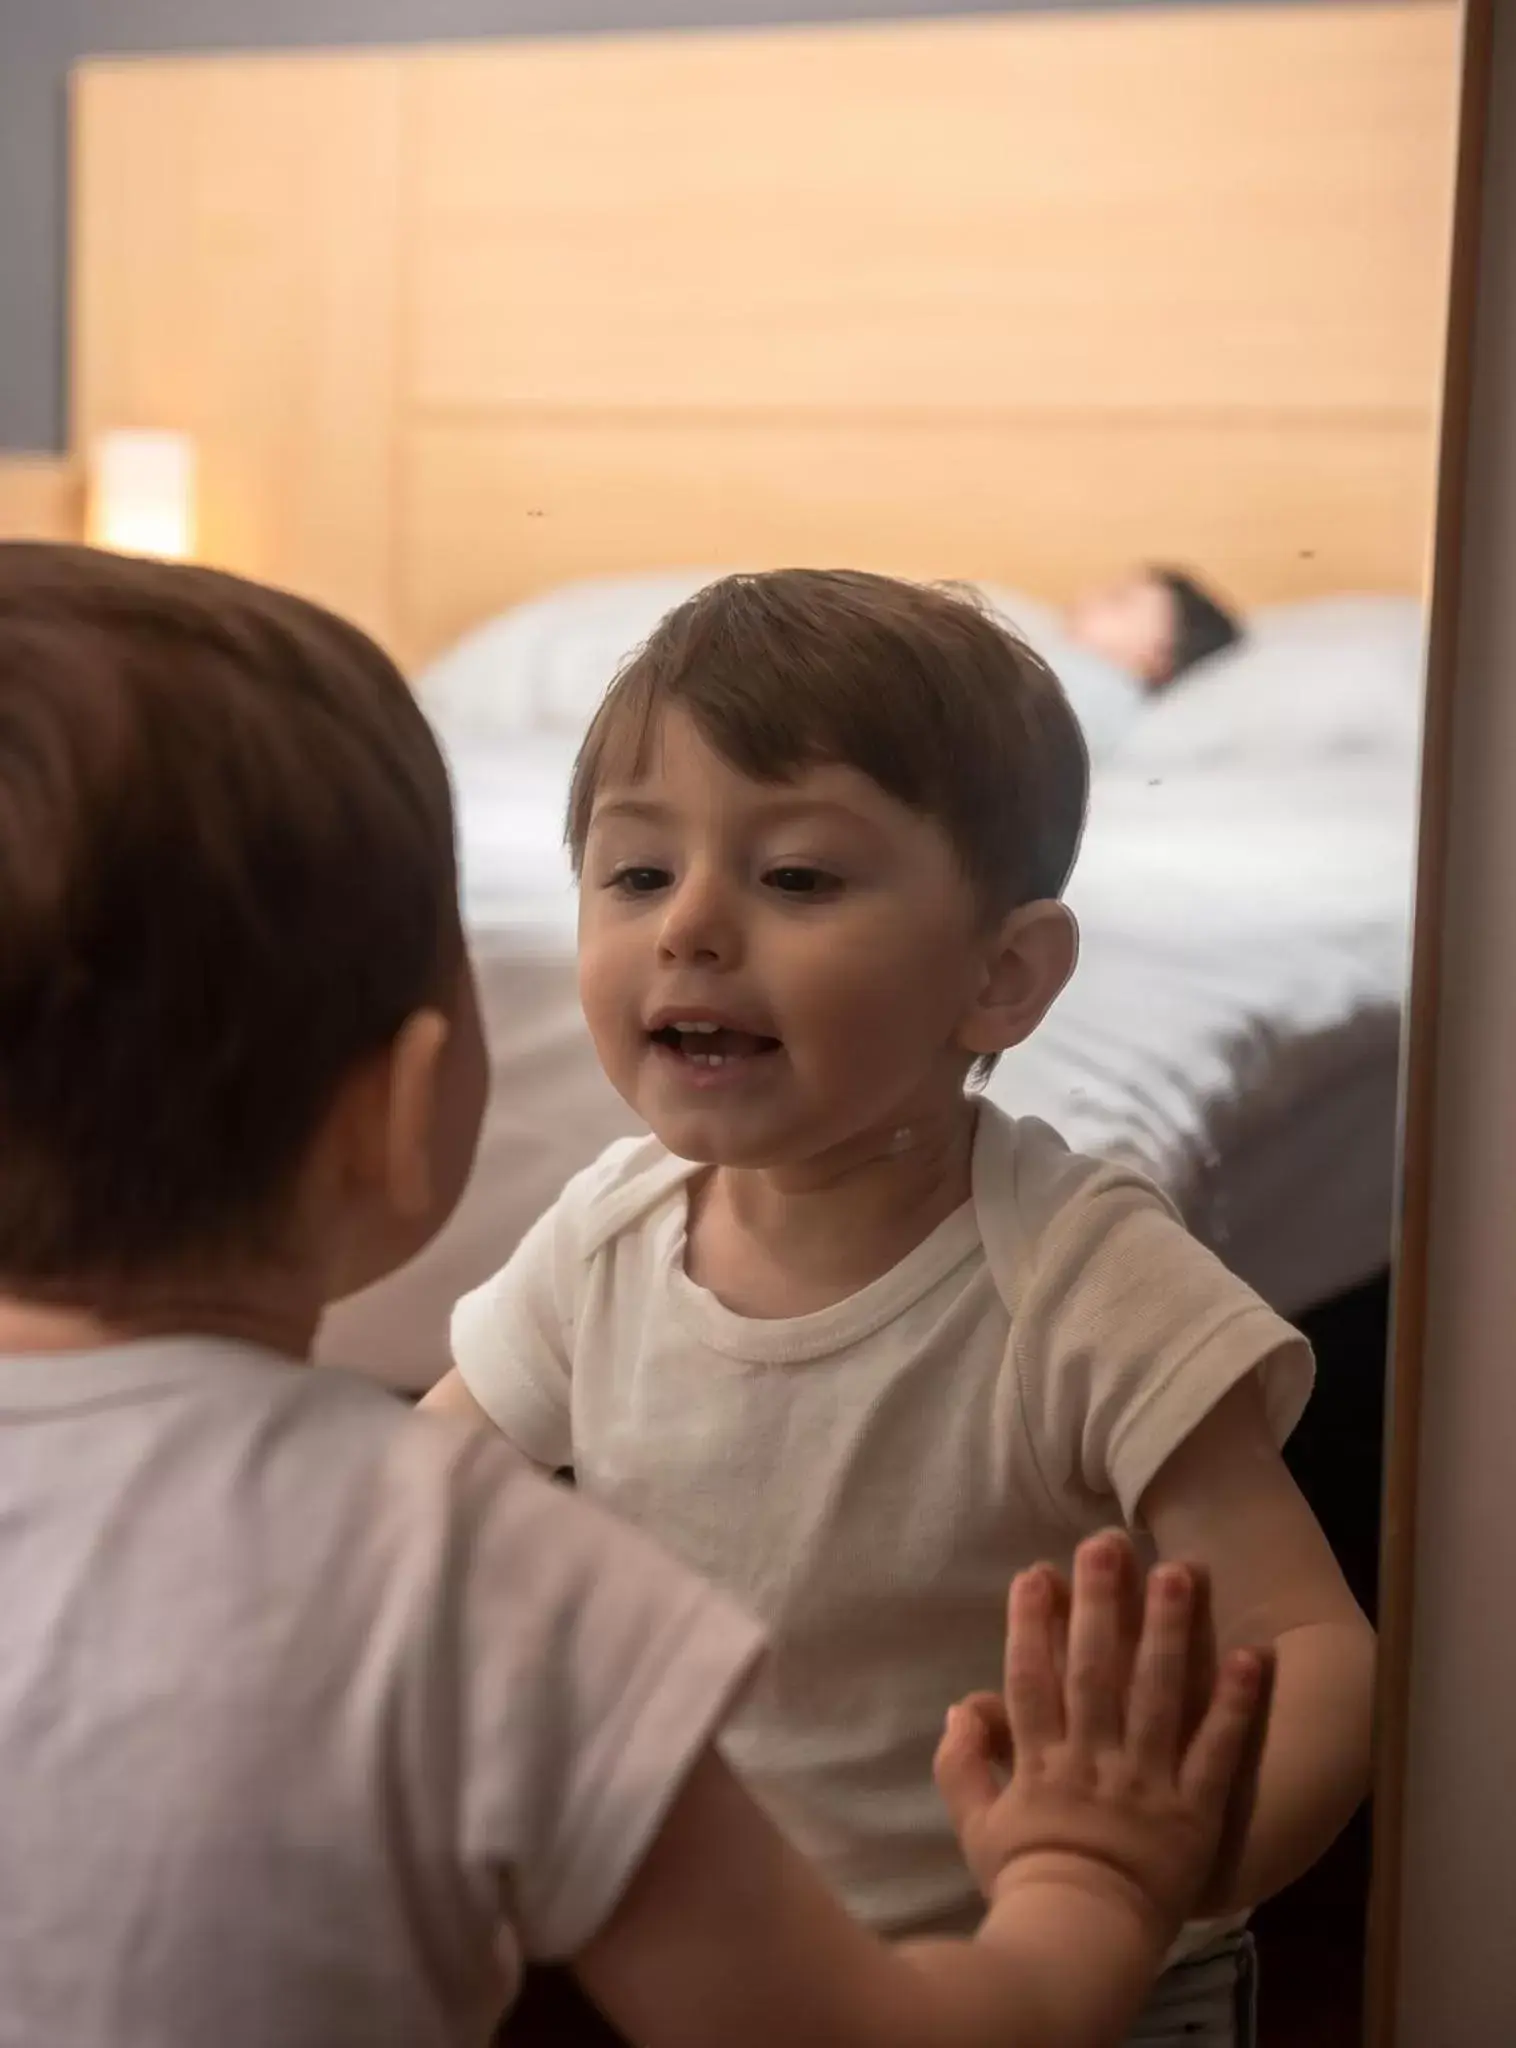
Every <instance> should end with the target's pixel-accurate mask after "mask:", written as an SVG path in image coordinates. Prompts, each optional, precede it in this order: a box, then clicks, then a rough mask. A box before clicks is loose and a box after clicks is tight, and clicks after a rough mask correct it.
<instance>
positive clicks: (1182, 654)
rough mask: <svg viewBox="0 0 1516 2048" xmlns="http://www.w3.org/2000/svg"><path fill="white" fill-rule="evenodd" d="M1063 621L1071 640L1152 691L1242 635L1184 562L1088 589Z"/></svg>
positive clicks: (1216, 652)
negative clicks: (1182, 566) (1173, 567)
mask: <svg viewBox="0 0 1516 2048" xmlns="http://www.w3.org/2000/svg"><path fill="white" fill-rule="evenodd" d="M1063 624H1064V631H1065V632H1066V633H1067V635H1068V637H1069V639H1070V640H1071V641H1073V642H1074V644H1075V645H1076V646H1079V647H1084V648H1087V649H1088V650H1089V652H1090V653H1092V654H1098V655H1100V656H1101V657H1102V658H1103V659H1104V660H1106V661H1109V662H1111V663H1112V664H1113V665H1114V666H1115V667H1116V668H1118V669H1120V670H1122V671H1123V672H1124V673H1125V674H1127V675H1129V676H1132V677H1134V678H1135V680H1136V681H1137V682H1139V683H1140V684H1141V685H1142V687H1143V688H1144V689H1145V690H1147V691H1150V692H1153V693H1156V692H1158V691H1160V690H1166V689H1168V687H1169V686H1170V684H1172V683H1175V682H1177V681H1178V679H1179V678H1180V676H1182V675H1183V674H1185V672H1186V671H1187V670H1188V669H1192V668H1194V667H1195V665H1196V664H1197V663H1198V662H1202V661H1207V660H1209V659H1210V657H1211V656H1212V655H1213V654H1221V653H1223V652H1224V651H1225V650H1226V649H1227V648H1228V647H1233V646H1235V645H1236V644H1237V642H1238V641H1239V640H1240V639H1241V638H1242V626H1241V624H1240V622H1239V621H1238V620H1237V619H1236V618H1235V617H1234V616H1233V614H1232V613H1231V612H1229V611H1228V610H1227V609H1226V607H1225V606H1224V605H1223V604H1221V603H1220V602H1219V600H1218V599H1216V598H1215V597H1213V596H1212V595H1211V594H1210V592H1209V591H1207V590H1205V589H1204V588H1203V587H1202V586H1201V584H1200V583H1198V582H1197V581H1196V579H1195V578H1194V577H1193V576H1191V575H1188V574H1187V573H1186V572H1185V571H1184V570H1182V569H1159V568H1151V567H1149V568H1142V569H1138V570H1135V571H1134V572H1133V573H1132V574H1131V575H1130V576H1124V577H1122V578H1121V579H1120V580H1119V581H1117V582H1115V583H1110V584H1106V585H1104V586H1103V587H1102V588H1100V589H1098V590H1092V591H1089V592H1087V593H1086V595H1085V596H1083V597H1082V598H1080V599H1079V600H1078V601H1077V602H1076V603H1074V604H1072V605H1070V606H1069V608H1068V610H1067V611H1066V612H1065V614H1064V620H1063Z"/></svg>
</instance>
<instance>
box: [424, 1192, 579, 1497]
mask: <svg viewBox="0 0 1516 2048" xmlns="http://www.w3.org/2000/svg"><path fill="white" fill-rule="evenodd" d="M573 1223H574V1208H573V1204H572V1202H571V1201H570V1199H569V1195H568V1193H567V1192H566V1193H565V1194H564V1195H562V1196H560V1197H559V1199H558V1200H557V1201H556V1202H555V1203H554V1204H553V1206H552V1208H551V1209H549V1210H548V1211H547V1213H546V1215H544V1216H539V1217H538V1219H537V1221H536V1222H535V1223H534V1224H533V1225H532V1227H531V1229H530V1230H529V1231H528V1232H527V1234H526V1236H525V1237H524V1238H523V1239H522V1240H521V1242H520V1244H519V1245H518V1246H517V1247H516V1250H515V1251H514V1253H513V1254H512V1255H511V1257H510V1259H509V1260H508V1261H507V1262H506V1264H505V1265H504V1266H503V1267H502V1268H501V1270H500V1271H499V1272H498V1273H496V1274H495V1275H494V1276H493V1277H492V1278H491V1279H489V1280H486V1281H485V1283H484V1285H483V1286H482V1287H478V1288H475V1290H474V1292H473V1293H472V1294H466V1295H465V1296H464V1297H463V1299H462V1300H461V1301H460V1302H459V1303H458V1305H457V1307H456V1308H455V1309H454V1310H453V1317H452V1326H451V1333H450V1337H451V1344H452V1353H453V1363H454V1365H455V1366H456V1367H457V1369H458V1374H459V1377H460V1378H461V1379H462V1381H463V1383H464V1385H465V1386H466V1387H467V1388H468V1390H469V1392H470V1393H471V1394H472V1395H473V1397H474V1399H475V1400H476V1401H477V1402H478V1403H479V1405H480V1407H481V1408H482V1409H483V1410H484V1412H485V1414H486V1415H488V1417H489V1418H490V1420H491V1422H493V1423H494V1425H495V1427H496V1428H497V1429H498V1430H499V1431H500V1432H501V1434H502V1435H503V1436H504V1437H506V1438H507V1439H508V1440H509V1441H510V1442H511V1443H513V1444H514V1445H515V1446H516V1448H517V1450H518V1451H520V1452H521V1453H522V1455H523V1456H524V1457H527V1458H530V1459H531V1460H532V1462H533V1463H534V1464H537V1465H541V1466H543V1467H545V1468H546V1469H547V1470H548V1471H558V1470H560V1469H562V1468H563V1467H564V1466H567V1465H569V1464H571V1463H572V1461H573V1430H572V1424H571V1418H570V1403H569V1397H570V1364H571V1358H572V1352H571V1344H572V1330H573V1313H574V1303H573V1295H574V1285H575V1276H576V1265H577V1256H576V1253H577V1247H576V1245H575V1243H574V1230H573Z"/></svg>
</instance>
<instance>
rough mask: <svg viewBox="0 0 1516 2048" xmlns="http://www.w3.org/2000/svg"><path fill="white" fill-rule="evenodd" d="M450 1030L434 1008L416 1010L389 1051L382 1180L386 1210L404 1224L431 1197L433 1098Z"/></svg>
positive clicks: (420, 1213) (425, 1209)
mask: <svg viewBox="0 0 1516 2048" xmlns="http://www.w3.org/2000/svg"><path fill="white" fill-rule="evenodd" d="M451 1029H452V1027H451V1025H450V1024H449V1023H448V1021H447V1019H446V1017H444V1016H443V1014H442V1012H441V1011H440V1010H417V1011H416V1012H415V1013H414V1014H413V1015H412V1016H409V1017H407V1018H406V1020H405V1022H404V1023H403V1024H402V1025H401V1027H400V1030H399V1032H398V1033H397V1034H396V1036H395V1039H394V1041H393V1043H392V1044H391V1046H390V1050H389V1061H388V1066H389V1088H388V1100H387V1103H386V1117H385V1149H384V1155H383V1160H382V1185H383V1189H384V1193H385V1195H386V1197H387V1199H388V1204H389V1208H390V1211H391V1213H392V1214H393V1215H394V1216H396V1217H397V1218H401V1219H403V1220H404V1221H405V1222H407V1223H415V1222H419V1221H420V1220H421V1219H422V1218H423V1217H425V1216H428V1215H429V1214H430V1213H431V1210H432V1206H433V1204H434V1203H435V1201H436V1199H437V1189H436V1187H435V1185H434V1183H435V1178H436V1164H435V1162H436V1145H435V1142H434V1140H435V1133H436V1125H437V1110H438V1101H437V1098H438V1090H439V1077H440V1072H441V1066H442V1054H443V1049H444V1047H445V1046H446V1044H447V1041H448V1037H449V1034H450V1032H451Z"/></svg>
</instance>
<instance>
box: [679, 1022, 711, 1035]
mask: <svg viewBox="0 0 1516 2048" xmlns="http://www.w3.org/2000/svg"><path fill="white" fill-rule="evenodd" d="M674 1029H675V1030H676V1031H700V1032H706V1033H708V1032H712V1031H719V1030H720V1029H721V1026H720V1025H719V1024H676V1025H675V1026H674Z"/></svg>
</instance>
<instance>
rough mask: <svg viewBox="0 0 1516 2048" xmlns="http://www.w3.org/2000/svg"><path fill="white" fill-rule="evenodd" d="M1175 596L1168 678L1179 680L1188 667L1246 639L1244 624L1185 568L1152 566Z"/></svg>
mask: <svg viewBox="0 0 1516 2048" xmlns="http://www.w3.org/2000/svg"><path fill="white" fill-rule="evenodd" d="M1148 574H1149V575H1150V576H1151V577H1152V578H1153V579H1154V581H1155V582H1158V583H1161V584H1162V585H1163V586H1164V588H1165V589H1166V590H1167V591H1168V593H1169V596H1170V597H1171V598H1172V599H1173V607H1174V609H1173V619H1174V626H1173V638H1172V642H1171V651H1170V654H1169V664H1168V675H1167V677H1166V678H1165V680H1166V681H1168V682H1170V683H1172V682H1176V681H1177V680H1178V678H1179V677H1180V676H1182V675H1183V674H1184V672H1185V670H1186V669H1191V668H1194V667H1195V666H1196V664H1197V663H1199V662H1202V661H1208V660H1209V659H1210V657H1211V656H1212V655H1213V654H1222V653H1224V652H1225V650H1226V649H1227V648H1228V647H1233V646H1235V645H1236V643H1237V642H1238V641H1239V640H1240V639H1241V638H1242V626H1241V624H1240V622H1239V621H1238V620H1237V619H1236V618H1234V617H1233V615H1232V614H1231V612H1229V611H1228V610H1227V609H1226V608H1225V606H1224V605H1222V604H1221V603H1220V602H1219V601H1218V600H1217V599H1216V598H1214V597H1212V596H1211V594H1210V592H1209V591H1207V590H1204V589H1202V588H1201V586H1200V584H1198V583H1197V582H1196V581H1195V579H1194V577H1193V576H1190V575H1187V574H1186V573H1185V571H1184V570H1183V569H1164V568H1157V567H1153V568H1149V570H1148Z"/></svg>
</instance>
